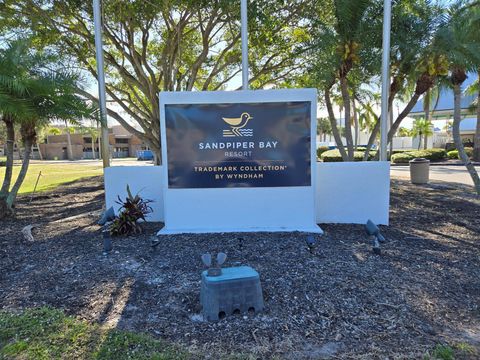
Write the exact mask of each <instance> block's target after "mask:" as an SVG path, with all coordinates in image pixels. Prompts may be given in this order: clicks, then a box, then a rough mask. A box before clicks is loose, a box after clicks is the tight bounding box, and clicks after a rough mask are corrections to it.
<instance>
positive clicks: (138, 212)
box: [110, 185, 153, 236]
mask: <svg viewBox="0 0 480 360" xmlns="http://www.w3.org/2000/svg"><path fill="white" fill-rule="evenodd" d="M152 202H153V201H152V200H147V199H143V198H142V197H140V195H138V194H136V195H135V196H133V195H132V193H131V191H130V187H129V186H128V185H127V197H126V198H125V200H122V199H121V198H120V196H118V200H117V204H120V205H122V206H121V208H120V213H119V215H118V216H117V217H116V218H115V220H113V222H112V224H111V225H110V234H111V235H112V236H119V235H124V236H127V235H132V234H140V233H142V231H143V228H142V225H141V224H140V222H139V220H143V221H145V216H146V215H147V214H149V213H151V212H152V211H153V209H152V208H151V206H150V205H149V204H150V203H152Z"/></svg>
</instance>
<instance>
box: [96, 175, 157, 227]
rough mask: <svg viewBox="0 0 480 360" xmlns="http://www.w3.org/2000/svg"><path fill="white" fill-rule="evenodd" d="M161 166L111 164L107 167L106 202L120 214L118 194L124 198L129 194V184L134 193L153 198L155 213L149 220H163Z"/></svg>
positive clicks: (150, 215) (152, 205) (107, 205)
mask: <svg viewBox="0 0 480 360" xmlns="http://www.w3.org/2000/svg"><path fill="white" fill-rule="evenodd" d="M162 175H163V174H162V167H161V166H111V167H109V168H106V169H105V204H106V208H107V209H108V208H110V207H112V206H113V208H114V209H115V213H116V214H118V209H119V208H120V205H119V204H117V203H116V201H117V200H118V196H120V198H121V199H122V200H123V199H125V198H126V196H127V185H128V186H129V187H130V191H131V193H132V194H133V195H135V194H137V193H139V194H140V196H141V197H142V198H144V199H149V200H153V201H154V202H153V203H151V204H150V206H151V207H152V209H153V213H151V214H149V215H148V216H147V220H148V221H163V219H164V215H163V214H164V212H163V184H162V183H163V181H162Z"/></svg>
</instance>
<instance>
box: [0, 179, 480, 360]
mask: <svg viewBox="0 0 480 360" xmlns="http://www.w3.org/2000/svg"><path fill="white" fill-rule="evenodd" d="M469 191H470V190H469V189H468V188H466V187H462V186H458V185H455V186H452V185H448V184H434V185H433V186H424V187H414V186H413V185H410V184H408V183H407V182H404V181H401V180H397V181H393V183H392V198H391V199H392V200H391V201H392V207H391V225H390V226H389V227H385V228H383V229H382V230H383V231H384V233H385V235H386V237H387V239H388V242H387V243H386V244H385V246H384V247H383V249H382V255H381V256H375V255H373V254H372V253H371V249H370V244H369V243H368V241H367V239H366V237H365V234H364V230H363V227H362V226H359V225H322V227H323V228H324V230H325V235H324V236H323V237H322V238H320V239H319V241H318V246H317V247H316V248H315V249H314V250H313V251H312V252H310V251H309V249H308V248H307V247H306V244H305V235H304V234H301V233H257V234H254V233H248V234H197V235H191V234H190V235H174V236H164V237H162V238H160V242H159V245H158V246H156V247H154V248H152V247H151V246H150V244H151V240H152V239H154V238H155V233H156V231H157V230H158V229H159V228H160V227H161V224H147V226H146V229H145V234H144V235H142V236H138V237H131V238H119V239H116V240H115V241H114V250H113V252H112V253H111V254H110V255H109V256H107V257H104V256H103V255H102V244H101V239H100V233H99V227H98V226H97V225H95V221H96V220H97V216H98V212H99V210H100V209H101V206H102V203H103V188H102V184H101V180H100V179H99V178H92V179H87V180H81V181H79V182H77V183H74V184H69V185H67V186H64V187H61V188H59V189H57V190H55V191H54V192H51V193H48V194H42V195H39V196H37V197H36V198H34V200H33V202H32V203H31V204H29V203H28V200H29V198H28V197H25V198H21V201H20V204H19V206H18V218H17V219H16V220H10V221H5V222H3V223H2V227H1V230H0V238H1V248H0V251H1V258H2V263H1V269H0V271H1V274H2V275H1V278H0V304H1V307H2V308H3V309H7V310H16V309H19V308H30V307H38V306H42V305H49V306H52V307H56V308H62V309H65V311H66V312H67V313H69V314H73V315H76V316H77V317H80V318H82V319H86V320H88V321H91V322H96V323H99V324H101V326H103V327H106V328H120V329H127V330H132V331H141V332H148V333H150V334H152V335H154V336H155V337H158V338H162V339H166V340H168V341H171V342H175V343H178V344H181V345H182V346H184V347H185V348H187V349H189V350H190V351H192V352H194V353H196V354H199V356H203V355H206V354H216V356H215V358H217V355H219V354H230V353H253V354H255V355H256V356H259V357H261V358H269V357H273V356H280V357H285V358H296V359H301V358H321V357H331V356H335V357H341V358H362V357H363V358H377V357H381V358H385V357H388V356H392V357H393V356H397V357H401V356H404V357H408V358H418V357H421V356H422V354H424V353H425V352H426V351H428V350H429V349H432V348H433V347H434V346H435V344H438V343H448V344H452V345H454V344H458V343H467V344H469V345H470V346H473V347H477V348H478V347H479V345H480V343H479V339H480V326H479V324H480V322H479V320H480V312H479V303H478V299H479V298H480V280H479V279H480V277H479V275H480V273H479V269H480V256H479V255H480V251H479V250H480V243H479V240H480V237H479V233H480V222H479V221H478V219H479V216H480V200H479V199H478V197H475V196H474V195H472V194H471V192H469ZM62 219H64V220H62ZM26 224H35V225H37V228H36V229H35V230H34V235H35V241H34V242H33V243H29V242H26V241H25V240H23V238H22V237H21V235H20V234H19V231H20V230H21V228H22V227H23V226H25V225H26ZM206 251H209V252H217V251H224V252H226V253H227V254H228V260H227V265H228V266H236V265H240V264H247V265H250V266H253V267H254V268H255V269H257V270H258V271H259V272H260V275H261V281H262V286H263V290H264V297H265V305H266V310H265V312H264V313H262V314H256V316H253V317H252V316H247V315H245V316H244V315H239V316H231V317H227V318H226V319H225V320H223V321H220V322H218V323H207V322H204V321H203V320H202V317H201V309H200V304H199V290H200V276H199V272H200V271H201V270H202V265H201V261H200V255H201V254H202V253H204V252H206ZM465 356H466V357H468V355H465ZM472 356H474V355H472Z"/></svg>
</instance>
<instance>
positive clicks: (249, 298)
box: [200, 266, 264, 321]
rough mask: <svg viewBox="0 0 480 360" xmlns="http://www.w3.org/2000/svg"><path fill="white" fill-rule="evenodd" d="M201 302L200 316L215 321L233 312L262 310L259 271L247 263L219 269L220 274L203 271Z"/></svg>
mask: <svg viewBox="0 0 480 360" xmlns="http://www.w3.org/2000/svg"><path fill="white" fill-rule="evenodd" d="M200 303H201V304H202V308H203V317H204V319H206V320H208V321H217V320H219V319H220V318H222V317H225V316H228V315H232V314H234V313H237V312H239V313H246V312H250V311H253V312H255V313H257V312H261V311H263V308H264V304H263V294H262V286H261V284H260V276H259V275H258V272H256V271H255V270H254V269H252V268H251V267H249V266H239V267H232V268H224V269H222V274H221V275H220V276H208V274H207V270H205V271H203V272H202V286H201V291H200Z"/></svg>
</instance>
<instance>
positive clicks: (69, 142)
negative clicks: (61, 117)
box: [65, 121, 73, 161]
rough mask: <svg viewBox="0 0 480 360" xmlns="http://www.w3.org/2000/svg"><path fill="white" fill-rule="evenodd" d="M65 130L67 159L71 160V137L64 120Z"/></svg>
mask: <svg viewBox="0 0 480 360" xmlns="http://www.w3.org/2000/svg"><path fill="white" fill-rule="evenodd" d="M65 130H67V157H68V160H70V161H71V160H73V152H72V139H71V138H70V129H69V127H68V124H67V122H66V121H65Z"/></svg>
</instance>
